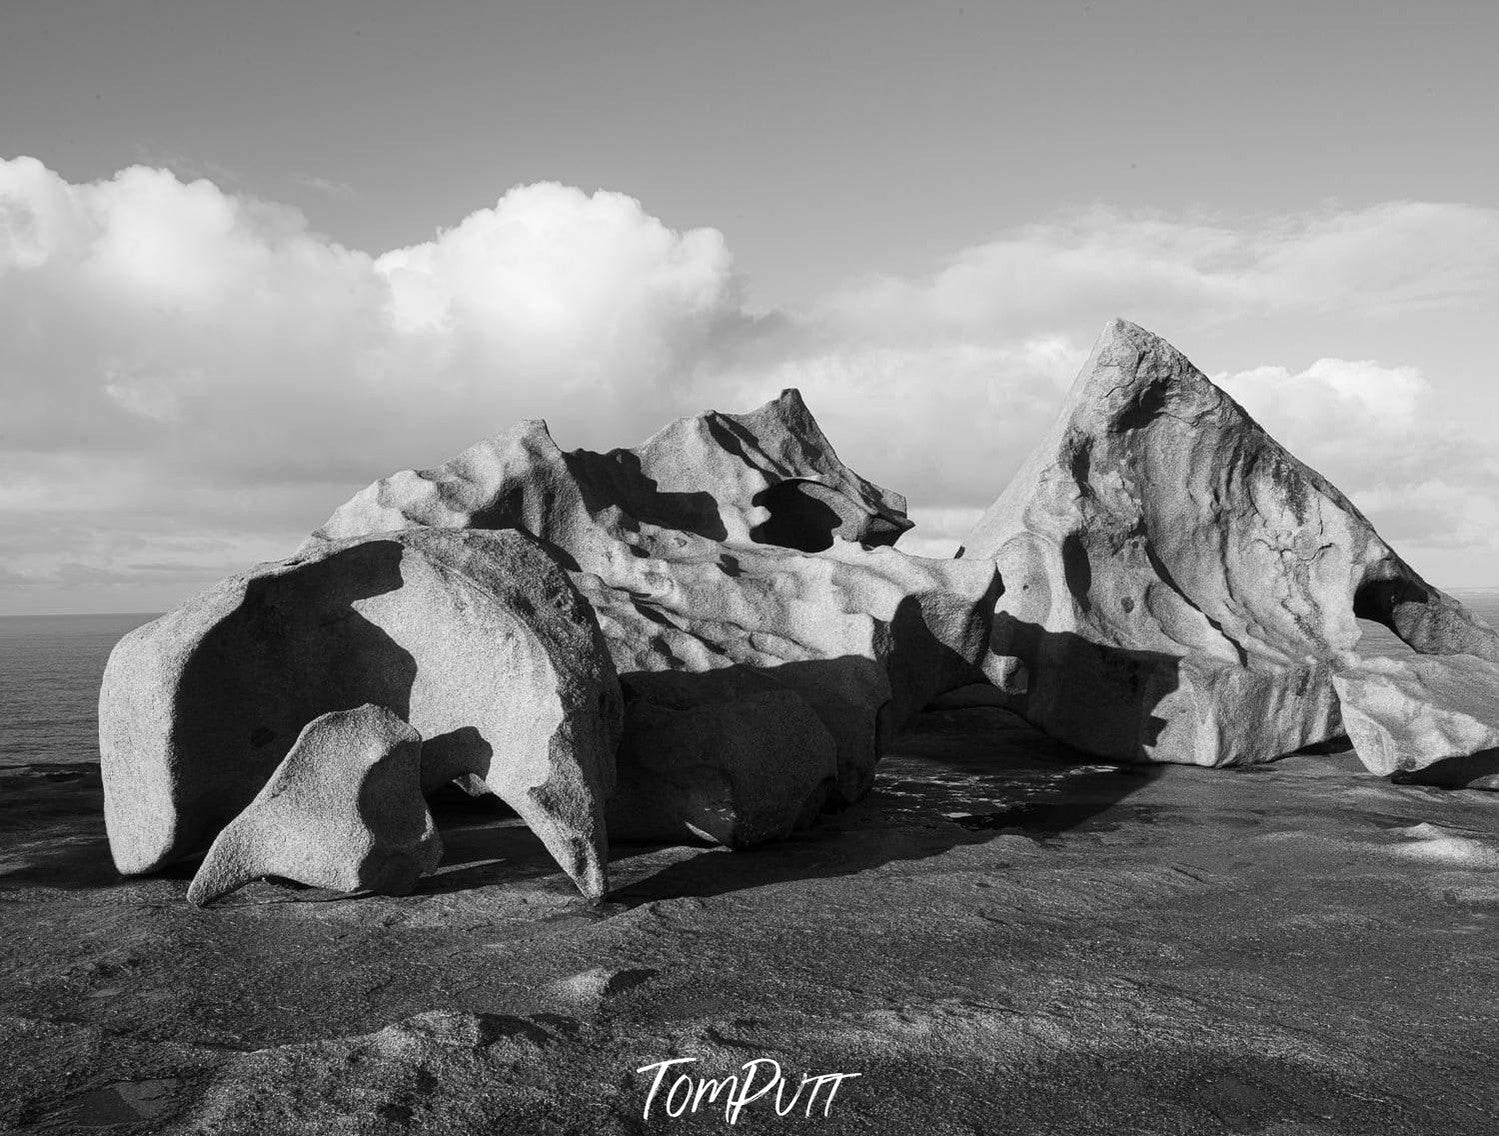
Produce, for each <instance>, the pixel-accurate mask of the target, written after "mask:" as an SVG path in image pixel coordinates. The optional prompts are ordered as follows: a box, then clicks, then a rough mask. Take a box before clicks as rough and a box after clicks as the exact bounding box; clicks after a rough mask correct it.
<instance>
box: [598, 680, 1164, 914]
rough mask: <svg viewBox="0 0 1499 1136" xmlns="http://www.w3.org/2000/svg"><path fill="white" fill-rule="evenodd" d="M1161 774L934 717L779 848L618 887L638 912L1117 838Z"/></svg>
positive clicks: (697, 863) (618, 894)
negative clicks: (981, 849) (839, 807)
mask: <svg viewBox="0 0 1499 1136" xmlns="http://www.w3.org/2000/svg"><path fill="white" fill-rule="evenodd" d="M1160 772H1161V769H1160V767H1155V766H1144V767H1142V766H1128V765H1126V766H1117V767H1116V766H1107V765H1101V764H1100V763H1099V761H1098V759H1097V758H1093V757H1089V756H1087V755H1085V754H1082V753H1079V752H1078V751H1076V750H1072V749H1070V748H1069V747H1067V746H1065V745H1062V744H1060V743H1058V742H1056V741H1054V740H1052V739H1050V738H1047V737H1046V736H1045V735H1043V734H1041V733H1040V732H1039V731H1037V730H1035V729H1034V728H1032V727H1030V726H1028V725H1027V724H1025V723H1024V722H1022V721H1021V720H1020V719H1018V718H1017V717H1015V716H1014V715H1012V714H1009V713H1007V712H1006V711H1003V710H998V709H993V708H983V707H980V708H972V709H961V710H944V711H932V712H928V713H927V714H924V715H922V716H921V717H920V718H919V719H918V720H917V721H916V722H915V723H913V725H912V726H911V727H910V728H909V729H907V730H905V731H902V732H901V733H900V734H898V735H896V736H895V737H894V738H893V739H892V740H891V743H890V752H889V755H888V756H887V757H886V758H885V760H883V761H882V762H881V763H880V766H879V767H878V769H877V770H876V774H875V783H874V788H873V789H872V790H871V792H870V793H869V794H868V795H867V796H866V797H864V798H863V799H862V800H860V801H859V802H857V803H856V804H854V805H851V806H849V807H848V808H846V809H844V810H843V811H841V812H839V813H836V814H832V815H830V816H825V817H823V818H822V820H821V821H820V823H818V824H816V825H814V826H813V827H811V828H808V829H804V830H801V831H798V832H796V833H794V834H793V835H792V836H791V837H789V838H787V839H785V840H782V841H778V842H775V843H771V844H764V845H757V846H755V847H752V848H745V849H737V850H729V849H723V848H705V849H702V850H701V851H700V852H699V853H698V854H696V855H692V856H688V857H685V858H682V859H678V860H677V861H676V862H674V863H672V864H669V865H667V866H666V867H664V868H661V869H660V870H658V871H655V872H653V873H651V874H649V875H646V876H645V877H643V878H640V879H636V880H634V881H633V882H630V883H626V884H624V885H623V886H619V887H617V888H616V889H615V890H614V891H613V892H612V893H611V894H610V895H609V897H608V898H609V900H610V901H611V902H613V903H615V904H620V905H622V906H623V907H624V908H626V909H628V908H631V907H636V906H639V905H641V904H644V903H649V902H652V901H655V900H661V899H675V898H684V897H692V898H708V897H711V896H717V895H724V894H728V893H732V892H736V891H743V890H747V889H750V888H756V887H763V886H766V885H772V884H780V883H789V882H795V881H798V880H814V879H833V878H837V877H841V876H851V875H857V874H859V873H862V872H866V871H870V870H872V869H877V868H881V867H884V866H885V865H888V864H892V863H897V862H903V861H905V862H912V861H920V860H926V859H930V858H932V857H935V856H940V855H942V854H943V853H946V852H949V851H951V850H952V849H954V848H958V847H961V846H965V845H978V844H986V843H989V842H991V841H993V840H995V839H997V838H998V837H1001V836H1004V835H1021V836H1026V837H1029V838H1031V839H1033V840H1036V841H1040V842H1046V841H1050V840H1056V839H1061V838H1064V837H1065V836H1066V835H1067V834H1068V833H1070V832H1075V831H1078V832H1081V831H1108V830H1111V829H1113V828H1115V827H1117V826H1118V825H1119V824H1120V823H1123V822H1125V821H1127V820H1133V819H1139V817H1140V810H1138V809H1135V808H1132V807H1131V806H1129V805H1127V804H1126V803H1125V799H1126V798H1127V797H1129V796H1130V794H1132V793H1134V792H1135V791H1137V790H1138V789H1140V788H1141V787H1143V786H1144V785H1145V784H1147V783H1148V781H1149V780H1150V779H1151V778H1153V777H1155V776H1157V775H1159V774H1160ZM671 847H679V846H672V845H660V844H652V845H637V846H620V847H616V849H615V852H614V855H613V856H612V858H611V863H612V864H613V865H614V866H615V868H616V870H617V871H619V872H620V874H625V875H628V874H629V871H630V867H629V865H630V861H631V860H632V859H635V858H637V857H642V858H645V859H646V860H649V859H651V858H653V857H654V856H655V855H656V854H658V853H660V852H661V851H662V850H663V849H666V848H671Z"/></svg>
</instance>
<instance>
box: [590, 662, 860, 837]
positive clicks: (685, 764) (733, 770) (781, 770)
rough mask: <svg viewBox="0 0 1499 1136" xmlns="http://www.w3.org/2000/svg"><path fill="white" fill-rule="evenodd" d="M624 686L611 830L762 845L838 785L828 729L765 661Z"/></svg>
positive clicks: (814, 809)
mask: <svg viewBox="0 0 1499 1136" xmlns="http://www.w3.org/2000/svg"><path fill="white" fill-rule="evenodd" d="M624 688H625V729H624V740H623V742H622V743H621V744H620V747H619V752H618V754H617V755H616V761H615V766H616V771H617V787H616V789H615V793H614V796H613V798H611V799H610V801H609V807H608V813H607V816H608V821H609V837H610V839H611V840H614V841H620V840H645V841H656V840H661V841H671V842H673V843H680V842H682V841H687V840H707V841H710V842H712V843H715V844H726V845H729V846H732V847H738V846H744V845H750V844H759V843H761V842H763V841H766V840H774V839H778V838H780V837H784V836H789V835H790V834H791V832H792V831H793V830H794V829H795V828H797V827H799V826H800V825H802V824H806V823H810V822H811V821H812V819H813V818H814V817H816V815H817V814H818V812H819V811H820V810H821V809H822V806H823V805H824V803H825V802H826V801H827V799H828V797H829V795H830V794H831V793H832V792H833V790H834V788H835V786H836V784H837V778H838V748H837V746H836V744H835V743H834V741H833V737H832V735H831V734H829V733H828V731H827V730H826V728H824V726H823V724H822V720H821V719H820V718H819V717H818V716H817V714H815V713H814V712H813V710H812V708H811V706H809V705H808V704H807V702H806V700H805V699H804V698H803V697H802V696H801V695H799V694H797V693H796V691H794V690H792V689H790V688H789V687H787V686H784V685H782V684H781V683H779V682H777V681H776V680H775V679H773V678H771V677H770V676H769V675H768V674H765V673H764V672H761V671H756V670H753V669H750V668H737V667H730V668H721V669H716V670H710V671H707V672H704V673H690V672H689V673H683V672H678V671H656V672H647V673H640V674H636V675H634V676H633V677H631V678H629V679H626V680H625V683H624Z"/></svg>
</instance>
